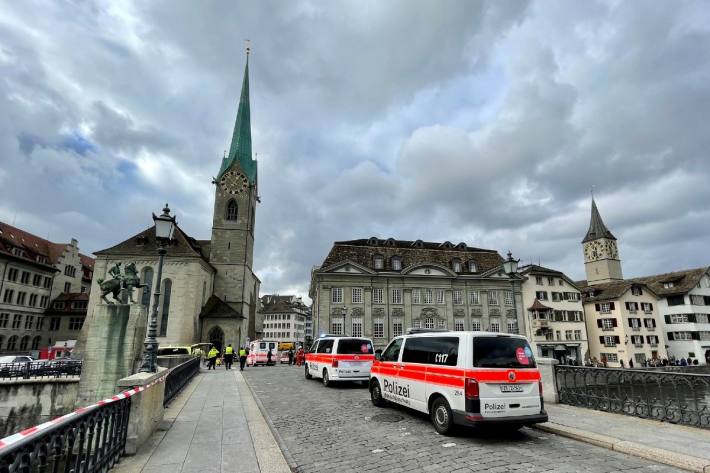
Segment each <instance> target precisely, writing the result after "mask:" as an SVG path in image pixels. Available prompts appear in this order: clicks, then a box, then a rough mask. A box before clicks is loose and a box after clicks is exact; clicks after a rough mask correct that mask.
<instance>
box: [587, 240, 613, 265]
mask: <svg viewBox="0 0 710 473" xmlns="http://www.w3.org/2000/svg"><path fill="white" fill-rule="evenodd" d="M584 258H585V259H586V260H587V261H598V260H600V259H605V258H608V259H618V258H619V252H618V250H617V249H616V242H614V241H611V240H602V241H599V240H596V241H592V242H589V243H587V244H586V245H585V246H584Z"/></svg>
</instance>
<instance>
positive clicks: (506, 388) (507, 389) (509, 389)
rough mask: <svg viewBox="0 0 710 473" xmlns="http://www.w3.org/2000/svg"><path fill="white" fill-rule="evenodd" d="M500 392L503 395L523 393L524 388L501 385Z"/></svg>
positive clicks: (515, 385)
mask: <svg viewBox="0 0 710 473" xmlns="http://www.w3.org/2000/svg"><path fill="white" fill-rule="evenodd" d="M500 391H501V392H503V393H521V392H523V387H522V386H521V385H520V384H501V385H500Z"/></svg>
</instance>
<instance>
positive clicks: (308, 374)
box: [305, 364, 313, 379]
mask: <svg viewBox="0 0 710 473" xmlns="http://www.w3.org/2000/svg"><path fill="white" fill-rule="evenodd" d="M305 366H306V379H312V378H313V376H311V373H309V372H308V364H306V365H305Z"/></svg>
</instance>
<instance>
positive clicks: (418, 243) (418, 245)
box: [412, 240, 424, 248]
mask: <svg viewBox="0 0 710 473" xmlns="http://www.w3.org/2000/svg"><path fill="white" fill-rule="evenodd" d="M412 246H413V247H414V248H424V242H423V241H421V240H417V241H415V242H414V243H412Z"/></svg>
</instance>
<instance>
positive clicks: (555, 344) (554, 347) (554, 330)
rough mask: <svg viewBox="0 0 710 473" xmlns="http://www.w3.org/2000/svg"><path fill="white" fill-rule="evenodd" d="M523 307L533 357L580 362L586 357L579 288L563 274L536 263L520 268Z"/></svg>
mask: <svg viewBox="0 0 710 473" xmlns="http://www.w3.org/2000/svg"><path fill="white" fill-rule="evenodd" d="M519 271H520V274H521V275H522V276H523V277H524V279H523V283H522V295H523V306H524V307H525V309H526V315H527V325H528V326H529V327H530V332H531V335H532V336H531V338H530V342H531V343H532V345H533V347H534V349H535V351H536V353H537V356H542V357H548V358H555V359H557V360H559V361H560V362H561V363H565V364H577V365H581V364H582V363H584V361H585V359H588V358H589V345H588V339H587V328H586V324H585V322H584V307H583V306H582V295H581V291H580V290H579V289H578V288H577V286H575V284H574V282H573V281H572V280H571V279H570V278H568V277H567V276H566V275H565V274H564V273H562V272H560V271H556V270H553V269H550V268H545V267H542V266H538V265H528V266H523V267H522V268H520V270H519Z"/></svg>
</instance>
